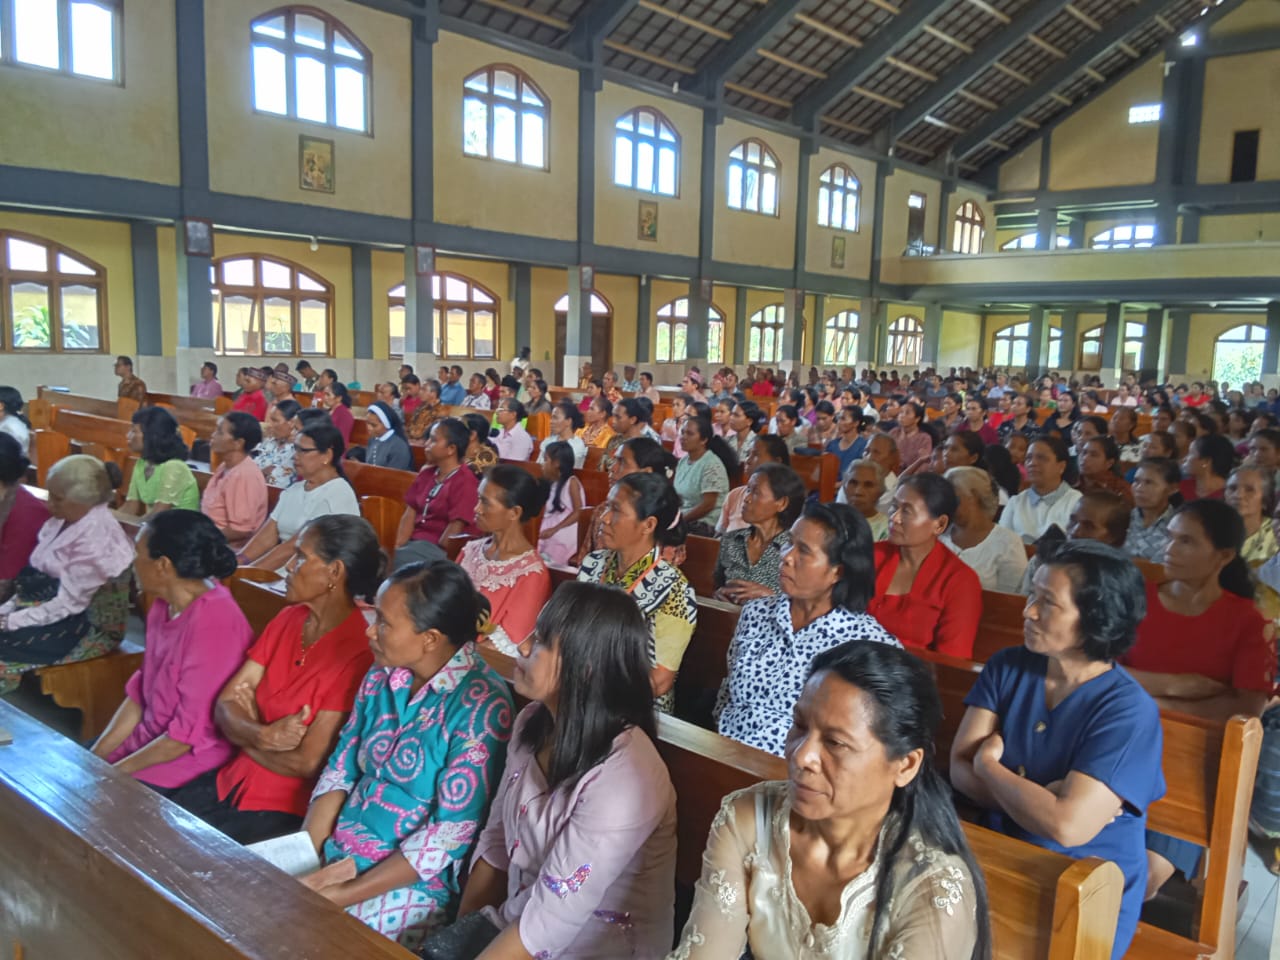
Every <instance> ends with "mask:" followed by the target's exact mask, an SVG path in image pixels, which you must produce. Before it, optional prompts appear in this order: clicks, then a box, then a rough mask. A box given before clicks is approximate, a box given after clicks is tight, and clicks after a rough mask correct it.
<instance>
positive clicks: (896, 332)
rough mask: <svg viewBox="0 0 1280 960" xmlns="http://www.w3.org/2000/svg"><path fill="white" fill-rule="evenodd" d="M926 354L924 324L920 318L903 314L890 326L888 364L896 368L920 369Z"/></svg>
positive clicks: (887, 352) (886, 354)
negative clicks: (921, 361)
mask: <svg viewBox="0 0 1280 960" xmlns="http://www.w3.org/2000/svg"><path fill="white" fill-rule="evenodd" d="M922 353H924V324H923V323H921V322H920V318H919V317H915V316H912V315H911V314H909V313H908V314H903V315H902V316H900V317H898V319H896V320H894V321H893V323H891V324H889V342H888V349H887V351H886V353H885V356H886V357H887V358H888V359H887V360H886V362H887V363H888V364H889V365H890V366H894V367H918V366H919V365H920V356H921V354H922Z"/></svg>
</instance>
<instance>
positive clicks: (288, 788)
mask: <svg viewBox="0 0 1280 960" xmlns="http://www.w3.org/2000/svg"><path fill="white" fill-rule="evenodd" d="M383 569H384V561H383V557H382V553H381V551H380V550H379V548H378V537H377V534H375V533H374V530H373V527H372V526H370V525H369V522H368V521H367V520H365V519H363V518H362V517H351V516H345V515H333V516H327V517H319V518H317V519H315V520H313V521H311V523H309V524H308V525H307V526H306V527H305V528H304V529H303V531H302V534H301V535H300V536H299V538H298V550H297V553H295V554H294V556H293V559H292V560H290V561H289V565H288V570H289V576H288V579H287V581H286V583H287V592H286V593H285V599H286V600H288V601H289V603H290V604H291V605H290V606H288V607H285V608H284V609H283V610H281V611H280V613H279V614H277V615H276V617H275V618H274V619H273V620H272V621H271V622H270V623H269V624H267V626H266V628H265V629H264V630H263V631H262V636H260V637H259V638H258V640H257V642H256V643H254V645H253V646H252V647H250V648H249V653H248V658H247V659H246V660H245V662H244V666H242V667H241V668H240V669H239V670H238V671H237V672H236V673H235V675H234V676H232V678H231V679H230V680H229V681H228V682H227V685H226V686H225V687H223V688H222V693H220V694H219V695H218V699H217V702H216V703H215V704H214V708H213V716H214V721H215V722H216V723H217V725H218V727H219V729H221V731H222V733H223V735H224V736H225V737H226V738H227V739H228V740H230V741H231V742H232V744H234V745H235V746H237V747H239V748H240V749H239V751H238V752H237V753H236V755H235V757H233V758H232V759H231V761H230V762H228V763H227V764H226V765H224V766H223V767H222V768H221V769H219V770H214V771H210V772H209V773H206V774H204V775H202V776H199V777H197V778H196V779H195V780H192V781H191V782H190V783H188V784H187V785H186V786H184V787H182V788H181V789H180V790H178V791H177V792H176V793H175V794H174V795H173V796H172V797H171V799H172V800H173V801H174V802H175V803H177V804H179V805H180V806H183V807H185V808H186V809H187V810H189V811H191V812H192V813H194V814H195V815H196V816H198V817H200V818H201V819H202V820H204V821H206V822H207V823H209V824H210V825H211V826H214V827H217V828H218V829H219V830H221V831H222V832H223V833H225V834H226V835H227V836H229V837H231V838H232V839H233V840H237V841H239V842H240V843H255V842H257V841H259V840H266V839H269V838H271V837H276V836H280V835H282V834H285V833H290V832H292V831H295V830H298V829H300V828H301V826H302V819H303V817H304V816H305V815H306V812H307V803H308V801H309V800H310V797H311V789H312V787H314V786H315V781H316V778H317V777H318V776H319V774H320V771H321V769H322V768H323V767H324V764H325V761H326V760H327V759H328V758H329V754H330V753H331V752H332V750H333V747H334V744H335V743H336V742H337V739H338V732H339V729H340V728H341V727H342V724H343V723H344V722H345V721H346V719H347V715H348V714H349V713H350V712H351V707H352V704H353V703H354V702H355V695H356V690H357V689H358V688H359V686H360V681H361V679H362V678H363V677H364V675H365V673H366V672H367V671H368V669H369V667H370V666H371V665H372V663H373V656H372V654H371V653H370V652H369V643H368V640H367V638H366V636H365V632H366V630H367V629H368V625H367V623H366V621H365V618H364V614H363V613H362V612H361V611H360V610H359V609H357V607H356V598H357V597H363V598H365V599H371V598H372V596H373V594H374V592H375V591H376V590H377V589H378V584H379V583H380V582H381V580H382V574H383Z"/></svg>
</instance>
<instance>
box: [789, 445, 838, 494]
mask: <svg viewBox="0 0 1280 960" xmlns="http://www.w3.org/2000/svg"><path fill="white" fill-rule="evenodd" d="M791 468H792V469H793V470H795V472H796V473H798V474H799V475H800V479H801V480H803V481H804V485H805V488H806V489H807V490H808V491H809V492H810V493H816V494H817V495H818V499H819V500H820V501H821V502H822V503H833V502H834V501H835V499H836V487H837V485H838V484H839V483H840V458H839V457H837V456H836V455H835V454H834V453H820V454H818V455H817V456H807V455H805V454H792V455H791Z"/></svg>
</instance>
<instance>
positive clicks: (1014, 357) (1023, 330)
mask: <svg viewBox="0 0 1280 960" xmlns="http://www.w3.org/2000/svg"><path fill="white" fill-rule="evenodd" d="M1030 352H1031V324H1030V323H1015V324H1013V325H1011V326H1008V327H1005V328H1004V329H1003V330H997V331H996V340H995V347H994V349H993V350H992V353H991V362H992V363H993V364H994V365H995V366H997V367H1025V366H1026V365H1027V357H1028V355H1029V354H1030Z"/></svg>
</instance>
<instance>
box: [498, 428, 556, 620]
mask: <svg viewBox="0 0 1280 960" xmlns="http://www.w3.org/2000/svg"><path fill="white" fill-rule="evenodd" d="M565 446H566V447H567V446H568V444H567V443H566V444H565ZM484 478H485V480H486V481H488V482H489V483H491V484H492V485H493V486H495V487H497V488H498V489H499V490H501V491H502V495H501V496H500V497H499V498H498V499H499V500H501V501H502V505H503V506H504V507H506V508H507V509H508V510H513V509H515V508H516V507H519V508H520V522H521V523H524V521H526V520H532V519H533V518H534V517H536V516H537V515H538V514H540V513H541V512H542V505H543V504H544V503H546V502H547V496H546V491H545V490H544V489H543V485H542V484H540V483H539V482H538V481H537V480H535V479H534V477H533V474H531V473H530V472H529V471H528V470H526V469H524V467H517V466H516V465H515V464H513V463H499V464H497V465H496V466H492V467H490V468H489V469H488V470H486V471H485V472H484ZM521 639H523V638H521Z"/></svg>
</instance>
